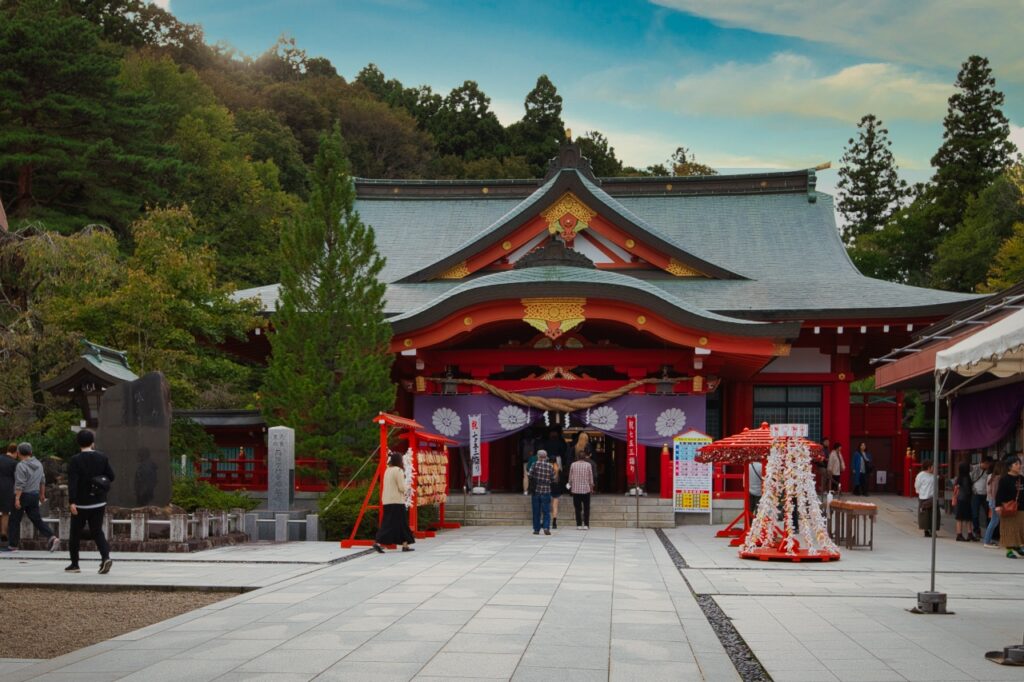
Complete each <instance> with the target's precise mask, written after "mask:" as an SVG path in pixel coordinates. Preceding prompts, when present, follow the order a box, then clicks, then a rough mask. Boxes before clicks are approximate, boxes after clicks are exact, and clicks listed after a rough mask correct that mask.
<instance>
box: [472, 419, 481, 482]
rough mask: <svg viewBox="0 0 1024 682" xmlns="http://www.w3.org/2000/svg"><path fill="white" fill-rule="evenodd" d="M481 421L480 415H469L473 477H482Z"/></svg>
mask: <svg viewBox="0 0 1024 682" xmlns="http://www.w3.org/2000/svg"><path fill="white" fill-rule="evenodd" d="M480 420H481V416H480V415H479V414H471V415H469V459H470V461H471V462H472V463H473V471H472V475H473V476H480Z"/></svg>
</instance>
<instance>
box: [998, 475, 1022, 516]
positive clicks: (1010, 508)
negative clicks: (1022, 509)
mask: <svg viewBox="0 0 1024 682" xmlns="http://www.w3.org/2000/svg"><path fill="white" fill-rule="evenodd" d="M1021 487H1022V484H1021V482H1020V481H1017V495H1015V496H1014V499H1013V500H1009V501H1007V502H1004V503H1002V506H1001V507H999V516H1002V517H1007V516H1016V515H1017V501H1018V500H1019V499H1020V497H1021Z"/></svg>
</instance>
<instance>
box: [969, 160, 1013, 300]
mask: <svg viewBox="0 0 1024 682" xmlns="http://www.w3.org/2000/svg"><path fill="white" fill-rule="evenodd" d="M1007 180H1009V181H1010V182H1011V183H1012V184H1013V185H1014V186H1015V187H1016V193H1017V196H1018V197H1024V167H1022V166H1020V165H1017V166H1015V167H1014V168H1013V169H1011V171H1010V172H1009V173H1007ZM1021 213H1024V198H1019V199H1018V203H1017V208H1016V214H1017V216H1018V218H1017V222H1016V223H1014V225H1013V233H1012V234H1011V235H1010V238H1009V239H1007V240H1006V241H1004V242H1003V244H1002V245H1001V246H1000V247H999V251H997V252H996V255H995V259H994V261H993V263H992V267H991V269H990V270H989V272H988V279H987V281H986V282H985V284H984V285H982V286H979V287H978V289H979V290H980V291H1000V290H1002V289H1006V288H1009V287H1011V286H1013V285H1015V284H1019V283H1020V282H1024V217H1020V216H1021Z"/></svg>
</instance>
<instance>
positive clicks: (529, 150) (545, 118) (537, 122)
mask: <svg viewBox="0 0 1024 682" xmlns="http://www.w3.org/2000/svg"><path fill="white" fill-rule="evenodd" d="M523 107H524V109H525V110H526V114H525V115H524V116H523V119H522V120H521V121H519V122H518V123H513V124H512V125H511V126H509V128H508V132H509V137H510V140H511V143H512V149H513V152H514V153H515V154H518V155H522V156H524V157H526V162H527V163H528V164H530V168H531V169H532V170H533V174H534V176H535V177H543V176H544V174H545V173H546V172H547V169H548V160H550V159H551V158H552V157H554V156H556V155H557V154H558V146H559V145H560V144H561V142H562V140H563V139H564V138H565V123H564V122H563V121H562V96H561V95H559V94H558V90H557V89H556V88H555V85H554V83H552V82H551V79H550V78H548V77H547V76H546V75H541V76H540V77H539V78H538V79H537V84H536V85H535V86H534V88H533V90H531V91H530V92H529V93H527V95H526V100H525V101H524V102H523Z"/></svg>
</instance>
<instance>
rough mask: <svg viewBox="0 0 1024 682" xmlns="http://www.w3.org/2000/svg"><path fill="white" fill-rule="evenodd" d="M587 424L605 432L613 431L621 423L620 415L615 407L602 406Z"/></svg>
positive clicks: (592, 413)
mask: <svg viewBox="0 0 1024 682" xmlns="http://www.w3.org/2000/svg"><path fill="white" fill-rule="evenodd" d="M587 423H588V424H590V425H591V426H596V427H597V428H599V429H601V430H603V431H611V430H612V429H614V428H615V425H616V424H618V423H619V413H618V412H616V411H615V408H614V407H610V406H608V405H602V406H601V407H598V408H596V409H595V410H594V411H592V412H591V413H590V415H589V420H588V422H587Z"/></svg>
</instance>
